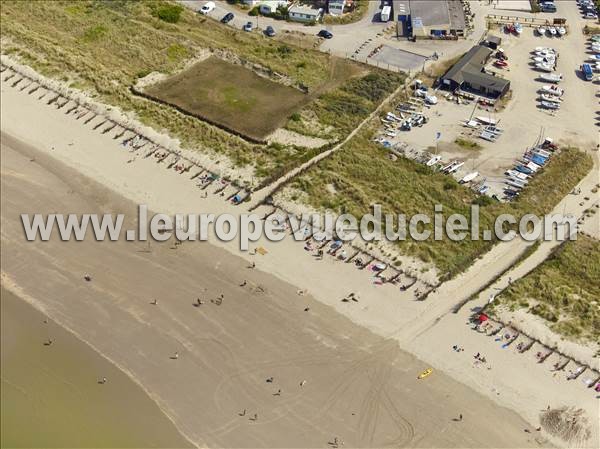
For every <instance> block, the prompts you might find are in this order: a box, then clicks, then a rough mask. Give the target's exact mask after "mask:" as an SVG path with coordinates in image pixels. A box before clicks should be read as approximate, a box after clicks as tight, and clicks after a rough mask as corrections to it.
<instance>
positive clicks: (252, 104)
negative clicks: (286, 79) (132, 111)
mask: <svg viewBox="0 0 600 449" xmlns="http://www.w3.org/2000/svg"><path fill="white" fill-rule="evenodd" d="M144 92H145V94H146V95H148V96H150V97H152V98H154V99H156V100H159V101H161V102H164V103H167V104H170V105H172V106H175V107H177V108H178V109H180V110H182V111H183V112H185V113H188V114H190V115H193V116H195V117H198V118H200V119H203V120H206V121H208V122H210V123H213V124H215V125H217V126H220V127H222V128H225V129H227V130H229V131H232V132H234V133H236V134H239V135H242V136H244V137H247V138H249V139H250V140H255V141H262V140H264V138H265V137H266V136H267V135H269V134H270V133H271V132H273V131H274V130H275V129H277V128H279V127H280V126H281V125H283V124H284V123H285V122H286V120H287V118H288V117H289V116H290V115H291V114H292V113H293V112H294V111H296V110H298V109H299V108H300V107H301V106H302V105H303V103H304V102H306V101H308V99H309V97H308V95H306V94H303V93H302V92H300V91H299V90H297V89H294V88H292V87H287V86H283V85H281V84H278V83H276V82H273V81H270V80H268V79H265V78H263V77H260V76H258V75H257V74H256V73H254V72H252V71H251V70H249V69H246V68H244V67H242V66H240V65H236V64H229V63H227V62H225V61H223V60H221V59H219V58H216V57H213V56H211V57H210V58H208V59H206V60H204V61H202V62H199V63H197V64H195V65H193V66H192V67H190V68H189V69H187V70H185V71H183V72H181V73H179V74H177V75H174V76H172V77H170V78H168V79H166V80H164V81H162V82H160V83H157V84H155V85H153V86H149V87H147V88H146V89H145V91H144Z"/></svg>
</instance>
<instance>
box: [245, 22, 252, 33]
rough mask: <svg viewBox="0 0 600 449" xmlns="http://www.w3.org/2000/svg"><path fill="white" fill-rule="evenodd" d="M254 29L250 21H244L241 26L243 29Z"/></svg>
mask: <svg viewBox="0 0 600 449" xmlns="http://www.w3.org/2000/svg"><path fill="white" fill-rule="evenodd" d="M253 29H254V25H253V24H252V22H246V24H245V25H244V27H243V30H244V31H252V30H253Z"/></svg>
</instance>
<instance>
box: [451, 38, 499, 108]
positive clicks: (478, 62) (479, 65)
mask: <svg viewBox="0 0 600 449" xmlns="http://www.w3.org/2000/svg"><path fill="white" fill-rule="evenodd" d="M491 55H492V50H490V49H489V48H488V47H485V46H483V45H476V46H474V47H473V48H471V49H470V50H469V51H468V52H467V53H466V54H465V55H464V56H463V57H462V58H460V60H459V61H458V62H457V63H456V64H454V65H453V66H452V67H451V68H450V70H448V71H447V72H446V74H445V75H444V76H442V78H441V83H442V86H443V87H444V88H446V89H450V90H453V91H454V90H456V89H461V90H464V91H466V92H471V93H475V94H478V95H483V96H486V97H492V98H500V97H502V96H503V95H504V94H506V92H508V90H509V89H510V81H508V80H507V79H504V78H502V77H500V76H496V75H493V74H491V73H487V72H486V71H485V64H486V63H487V61H488V60H489V58H490V56H491Z"/></svg>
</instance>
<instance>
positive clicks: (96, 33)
mask: <svg viewBox="0 0 600 449" xmlns="http://www.w3.org/2000/svg"><path fill="white" fill-rule="evenodd" d="M107 32H108V28H106V27H105V26H104V25H96V26H93V27H91V28H88V29H87V30H85V32H84V33H83V40H84V41H85V42H87V43H90V42H94V41H97V40H98V39H101V38H102V37H104V36H105V35H106V33H107Z"/></svg>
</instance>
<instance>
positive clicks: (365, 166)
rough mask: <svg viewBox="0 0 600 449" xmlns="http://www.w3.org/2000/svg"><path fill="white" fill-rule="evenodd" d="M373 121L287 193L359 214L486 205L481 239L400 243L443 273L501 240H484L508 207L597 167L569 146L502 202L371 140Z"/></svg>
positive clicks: (554, 195) (561, 188)
mask: <svg viewBox="0 0 600 449" xmlns="http://www.w3.org/2000/svg"><path fill="white" fill-rule="evenodd" d="M374 130H375V124H373V126H372V127H371V128H368V127H367V128H365V129H363V130H362V131H361V132H360V133H359V134H358V135H357V136H356V137H355V138H353V139H352V140H351V141H349V142H348V143H346V144H345V146H344V147H343V148H342V149H341V150H340V151H337V152H336V153H334V154H333V155H332V156H331V157H329V158H327V159H324V160H323V161H321V162H319V163H318V164H316V165H315V166H313V167H312V168H310V169H309V170H307V171H306V172H305V173H304V174H302V175H301V176H299V177H298V178H296V179H295V180H294V181H293V182H292V183H291V184H290V186H289V189H288V190H287V191H286V194H287V195H289V196H290V197H291V199H292V200H293V201H297V202H303V203H306V204H309V205H310V206H312V207H314V208H317V209H329V210H332V211H335V212H339V213H350V214H353V215H355V216H357V217H359V216H362V215H364V214H365V213H368V212H370V211H371V209H370V208H371V205H372V204H380V205H381V207H382V212H383V213H386V212H387V213H393V214H399V213H402V214H405V215H406V216H407V217H410V216H412V215H414V214H418V213H423V214H427V215H429V216H433V213H434V206H435V205H436V204H440V205H442V206H443V215H444V216H445V217H448V216H450V215H451V214H455V213H457V214H461V215H464V216H465V217H467V218H469V219H470V216H471V211H470V207H471V205H473V204H477V205H479V206H480V209H479V214H480V235H479V237H480V238H479V240H472V239H471V238H469V237H467V238H465V239H464V240H462V241H460V242H459V241H456V242H455V241H452V240H450V239H448V238H444V239H442V240H439V241H436V240H434V239H433V238H430V239H427V240H425V241H419V242H416V241H414V240H411V239H410V238H407V240H405V241H400V242H398V243H397V245H398V250H399V251H400V253H402V254H406V255H410V256H414V257H417V258H418V259H420V260H422V261H424V262H430V263H432V264H434V265H435V266H436V267H437V269H438V271H439V273H440V274H441V276H442V278H449V277H453V276H455V275H456V274H457V273H460V272H462V271H464V270H465V269H466V268H468V267H469V266H470V265H471V264H472V263H473V261H474V260H475V259H476V258H477V257H480V256H481V255H483V254H484V253H486V252H487V251H489V250H490V249H491V247H492V246H493V245H494V244H495V243H497V241H496V240H491V241H485V240H483V239H482V238H481V237H482V234H481V233H482V232H483V230H484V229H492V230H493V229H494V227H493V224H494V220H495V217H497V216H499V215H500V214H504V213H509V214H513V215H514V216H516V217H521V216H523V215H525V214H528V213H533V214H537V215H543V214H545V213H548V212H550V211H551V210H552V209H553V207H554V206H555V205H556V204H557V203H558V202H559V201H560V199H562V197H564V196H565V195H566V194H568V193H569V192H570V191H571V190H572V189H573V187H574V186H575V185H576V184H577V183H578V182H579V180H580V179H582V178H583V177H584V176H585V175H586V174H587V173H588V172H589V171H590V169H591V168H592V165H593V163H592V159H591V157H590V156H589V155H588V154H585V153H584V152H582V151H579V150H577V149H574V148H564V149H562V150H561V151H560V152H559V153H558V154H556V155H555V156H554V157H553V158H552V159H551V161H550V162H549V164H548V166H547V167H545V168H544V169H543V170H542V172H541V173H540V174H539V175H538V176H536V177H535V178H534V179H533V180H532V181H531V182H530V185H529V187H527V188H526V189H524V191H523V192H522V194H521V196H520V197H519V199H518V200H516V201H513V202H511V203H501V202H498V201H496V200H493V199H492V198H490V197H486V196H479V195H477V194H475V193H474V192H473V191H472V190H470V189H468V188H466V187H464V186H462V185H460V184H459V183H458V182H456V181H455V180H454V178H452V177H450V176H446V175H444V174H441V173H439V172H435V171H433V170H431V169H430V168H429V167H426V166H425V165H423V164H420V163H417V162H415V161H413V160H412V159H407V158H403V157H400V158H392V159H391V158H390V157H389V152H388V151H387V150H385V149H384V148H382V147H381V146H380V145H378V144H377V143H375V142H373V141H372V136H373V135H374Z"/></svg>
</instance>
